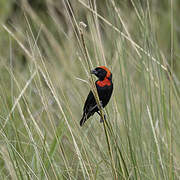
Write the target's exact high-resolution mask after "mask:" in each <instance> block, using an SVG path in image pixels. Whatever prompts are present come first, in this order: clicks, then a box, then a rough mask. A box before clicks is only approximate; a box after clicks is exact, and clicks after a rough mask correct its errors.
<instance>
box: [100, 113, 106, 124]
mask: <svg viewBox="0 0 180 180" xmlns="http://www.w3.org/2000/svg"><path fill="white" fill-rule="evenodd" d="M104 120H106V115H105V114H104V119H103V118H102V117H101V118H100V123H102V122H104Z"/></svg>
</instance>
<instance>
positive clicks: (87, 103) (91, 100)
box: [83, 91, 96, 113]
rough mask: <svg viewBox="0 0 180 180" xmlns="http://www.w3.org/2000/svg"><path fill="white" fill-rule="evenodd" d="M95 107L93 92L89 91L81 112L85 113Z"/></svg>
mask: <svg viewBox="0 0 180 180" xmlns="http://www.w3.org/2000/svg"><path fill="white" fill-rule="evenodd" d="M95 105H96V100H95V98H94V95H93V92H92V91H90V92H89V94H88V96H87V99H86V101H85V104H84V108H83V111H84V112H86V111H88V110H90V109H91V108H92V107H94V106H95ZM86 113H87V112H86Z"/></svg>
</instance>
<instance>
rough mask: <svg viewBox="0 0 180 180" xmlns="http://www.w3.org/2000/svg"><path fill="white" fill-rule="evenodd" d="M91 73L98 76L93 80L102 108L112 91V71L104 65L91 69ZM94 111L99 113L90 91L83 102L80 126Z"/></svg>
mask: <svg viewBox="0 0 180 180" xmlns="http://www.w3.org/2000/svg"><path fill="white" fill-rule="evenodd" d="M91 73H92V74H94V75H95V76H97V77H98V80H97V81H96V82H95V84H96V88H97V92H98V95H99V100H100V102H101V105H102V107H103V108H104V107H105V106H106V105H107V104H108V102H109V100H110V98H111V95H112V92H113V83H112V73H111V72H110V70H109V69H108V68H107V67H105V66H99V67H97V68H96V69H94V70H92V71H91ZM95 112H97V113H98V114H99V115H100V113H99V108H98V106H97V103H96V99H95V97H94V95H93V92H92V91H90V92H89V94H88V97H87V99H86V102H85V104H84V108H83V117H82V119H81V121H80V126H82V125H83V124H84V123H85V121H86V120H87V119H88V118H89V117H90V116H92V115H93V114H94V113H95Z"/></svg>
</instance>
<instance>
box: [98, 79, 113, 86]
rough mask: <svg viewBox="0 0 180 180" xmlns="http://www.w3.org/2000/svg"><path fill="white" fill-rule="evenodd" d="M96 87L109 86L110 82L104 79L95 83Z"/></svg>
mask: <svg viewBox="0 0 180 180" xmlns="http://www.w3.org/2000/svg"><path fill="white" fill-rule="evenodd" d="M96 83H97V85H98V86H100V87H104V86H111V81H110V80H109V79H107V78H106V79H104V80H103V81H97V82H96Z"/></svg>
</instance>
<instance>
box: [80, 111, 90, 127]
mask: <svg viewBox="0 0 180 180" xmlns="http://www.w3.org/2000/svg"><path fill="white" fill-rule="evenodd" d="M90 116H91V114H90V113H87V114H86V113H84V114H83V117H82V119H81V121H80V126H83V124H84V123H85V122H86V120H87V119H88V118H89V117H90Z"/></svg>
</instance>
